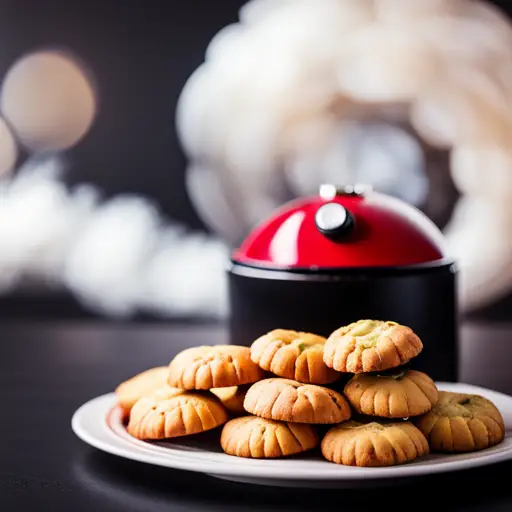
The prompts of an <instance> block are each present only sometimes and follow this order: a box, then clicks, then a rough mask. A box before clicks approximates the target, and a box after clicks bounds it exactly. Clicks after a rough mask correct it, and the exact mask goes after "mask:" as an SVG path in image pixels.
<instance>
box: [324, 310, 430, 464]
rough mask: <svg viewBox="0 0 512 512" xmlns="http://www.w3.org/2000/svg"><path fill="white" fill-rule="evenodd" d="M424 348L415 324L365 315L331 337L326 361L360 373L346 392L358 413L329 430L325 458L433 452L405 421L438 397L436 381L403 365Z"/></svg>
mask: <svg viewBox="0 0 512 512" xmlns="http://www.w3.org/2000/svg"><path fill="white" fill-rule="evenodd" d="M422 349H423V344H422V342H421V340H420V339H419V338H418V336H417V335H416V334H415V333H414V332H413V331H412V329H410V328H409V327H405V326H402V325H398V324H397V323H396V322H381V321H376V320H361V321H359V322H355V323H353V324H350V325H348V326H345V327H342V328H341V329H338V330H337V331H335V332H334V333H333V334H332V335H331V336H330V337H329V339H328V340H327V342H326V345H325V350H324V361H325V363H326V364H327V366H329V367H330V368H332V369H335V370H337V371H340V372H345V373H347V372H349V373H352V374H355V375H354V376H353V377H352V378H351V379H350V380H349V381H348V383H347V384H346V385H345V387H344V394H345V396H346V397H347V399H348V401H349V402H350V404H351V406H352V407H353V409H354V410H355V412H356V413H357V414H358V415H359V417H358V418H357V421H351V422H349V423H345V424H343V425H340V426H338V427H336V428H334V429H332V430H330V431H329V432H328V433H327V435H326V436H325V438H324V440H323V442H322V453H323V455H324V457H325V458H326V459H328V460H330V461H332V462H336V463H339V464H347V465H354V464H357V465H359V466H376V465H378V466H383V465H391V464H395V463H403V462H408V461H411V460H414V459H415V458H417V457H420V456H422V455H425V454H427V453H429V445H428V443H427V440H426V438H425V436H424V435H423V434H422V433H421V431H420V430H419V429H418V428H417V427H416V426H414V425H413V424H412V423H411V422H409V421H404V420H408V419H410V418H412V417H416V416H420V415H422V414H424V413H426V412H428V411H430V410H431V409H432V406H433V405H434V404H435V403H436V402H437V400H438V391H437V388H436V385H435V384H434V381H433V380H432V379H431V378H430V377H429V376H428V375H426V374H424V373H422V372H418V371H415V370H409V369H407V368H406V366H404V365H407V364H408V363H409V361H410V360H411V359H412V358H414V357H416V356H417V355H418V354H419V353H420V352H421V350H422ZM397 420H399V421H397ZM357 439H359V440H360V441H359V442H358V443H357V447H358V449H357V450H356V448H355V447H356V443H355V440H357ZM349 446H350V447H352V448H351V449H347V447H349Z"/></svg>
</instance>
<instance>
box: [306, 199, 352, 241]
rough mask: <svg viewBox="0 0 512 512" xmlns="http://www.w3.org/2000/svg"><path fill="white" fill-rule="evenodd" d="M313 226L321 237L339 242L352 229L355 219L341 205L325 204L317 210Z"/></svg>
mask: <svg viewBox="0 0 512 512" xmlns="http://www.w3.org/2000/svg"><path fill="white" fill-rule="evenodd" d="M315 224H316V227H317V229H318V231H320V233H322V235H324V236H326V237H327V238H329V239H331V240H336V241H339V240H340V239H342V238H344V237H346V236H347V235H348V234H349V233H350V232H351V231H352V230H353V229H354V226H355V219H354V216H353V215H352V214H351V213H350V212H349V211H348V210H347V209H346V208H345V207H344V206H343V205H341V204H338V203H326V204H324V205H322V206H321V207H320V208H319V209H318V210H317V212H316V214H315Z"/></svg>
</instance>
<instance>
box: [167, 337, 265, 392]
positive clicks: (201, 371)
mask: <svg viewBox="0 0 512 512" xmlns="http://www.w3.org/2000/svg"><path fill="white" fill-rule="evenodd" d="M263 377H264V372H263V370H262V369H261V368H260V367H259V366H258V365H257V364H256V363H254V362H253V361H252V360H251V351H250V349H249V348H248V347H238V346H235V345H214V346H202V347H195V348H189V349H187V350H184V351H183V352H180V353H179V354H178V355H177V356H176V357H175V358H174V359H173V360H172V361H171V364H170V365H169V380H168V383H169V385H170V386H173V387H176V388H183V389H190V390H193V389H212V388H227V387H231V386H240V385H242V384H250V383H252V382H257V381H258V380H261V379H262V378H263Z"/></svg>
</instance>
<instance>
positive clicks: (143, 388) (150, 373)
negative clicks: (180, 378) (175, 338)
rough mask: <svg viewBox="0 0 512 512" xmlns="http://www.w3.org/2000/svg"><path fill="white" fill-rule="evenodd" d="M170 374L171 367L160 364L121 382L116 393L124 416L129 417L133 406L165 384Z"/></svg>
mask: <svg viewBox="0 0 512 512" xmlns="http://www.w3.org/2000/svg"><path fill="white" fill-rule="evenodd" d="M168 375H169V368H168V367H167V366H159V367H157V368H151V369H150V370H146V371H145V372H142V373H139V374H137V375H135V377H132V378H131V379H128V380H126V381H125V382H123V383H121V384H119V386H117V388H116V390H115V393H116V395H117V400H118V403H119V406H120V407H121V409H122V412H123V416H124V417H125V418H127V417H128V416H129V415H130V411H131V409H132V407H133V406H134V405H135V402H137V400H139V398H142V397H143V396H144V395H147V394H148V393H151V392H152V391H155V390H156V389H158V388H160V387H162V386H165V384H166V382H167V376H168Z"/></svg>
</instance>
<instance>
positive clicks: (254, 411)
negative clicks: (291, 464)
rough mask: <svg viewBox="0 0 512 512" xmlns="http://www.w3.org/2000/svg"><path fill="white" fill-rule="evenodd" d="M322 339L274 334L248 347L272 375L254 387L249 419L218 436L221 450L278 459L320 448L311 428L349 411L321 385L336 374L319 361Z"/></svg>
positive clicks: (282, 332)
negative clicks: (316, 447)
mask: <svg viewBox="0 0 512 512" xmlns="http://www.w3.org/2000/svg"><path fill="white" fill-rule="evenodd" d="M325 341H326V340H325V338H323V337H321V336H316V335H314V334H309V333H299V332H296V331H287V330H283V329H277V330H275V331H272V332H270V333H268V334H266V335H264V336H262V337H261V338H259V339H258V340H256V341H255V342H254V343H253V345H252V346H251V358H252V360H253V361H254V362H255V363H257V364H258V365H259V366H260V367H261V369H262V370H265V371H266V372H271V373H272V374H273V375H274V376H277V377H279V378H275V377H271V378H267V379H264V380H262V381H260V382H258V383H256V384H253V385H252V386H251V387H250V388H249V390H248V391H247V394H246V397H245V400H244V409H245V410H246V411H247V412H248V413H250V414H251V416H245V417H242V418H237V419H234V420H231V421H230V422H229V423H227V424H226V426H225V427H224V429H223V431H222V435H221V446H222V448H223V450H224V451H225V452H226V453H228V454H230V455H237V456H239V457H256V458H260V457H265V458H272V457H280V456H283V455H292V454H296V453H300V452H303V451H306V450H309V449H311V448H314V447H315V446H317V445H318V444H319V436H318V432H317V430H316V429H315V428H314V426H315V425H332V424H338V423H341V422H343V421H346V420H348V419H349V418H350V415H351V411H350V406H349V404H348V402H347V401H346V400H345V398H344V397H343V396H342V395H341V394H340V393H338V392H336V391H334V390H332V389H328V388H326V387H322V386H320V384H328V383H331V382H334V381H336V380H337V379H338V378H339V377H340V374H339V373H338V372H336V371H335V370H332V369H330V368H328V367H327V366H326V365H325V363H324V361H323V349H324V345H325Z"/></svg>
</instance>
